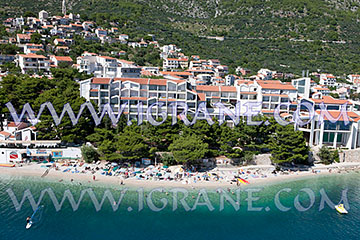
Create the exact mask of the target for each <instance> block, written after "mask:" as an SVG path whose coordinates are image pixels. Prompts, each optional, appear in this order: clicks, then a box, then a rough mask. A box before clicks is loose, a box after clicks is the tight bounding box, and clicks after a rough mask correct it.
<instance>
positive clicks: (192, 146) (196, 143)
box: [169, 134, 209, 164]
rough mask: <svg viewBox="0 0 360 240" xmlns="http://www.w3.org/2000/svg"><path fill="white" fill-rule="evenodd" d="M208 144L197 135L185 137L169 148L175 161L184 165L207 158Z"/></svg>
mask: <svg viewBox="0 0 360 240" xmlns="http://www.w3.org/2000/svg"><path fill="white" fill-rule="evenodd" d="M208 146H209V145H208V144H207V143H204V142H203V141H202V139H201V138H200V137H199V136H197V135H195V134H192V135H183V136H181V137H180V138H178V139H177V140H175V141H174V142H173V143H172V144H171V145H170V147H169V150H170V151H171V152H172V154H173V156H174V158H175V160H176V161H177V162H178V163H182V164H192V163H195V162H196V161H197V160H199V159H201V158H203V157H205V154H206V153H207V151H208Z"/></svg>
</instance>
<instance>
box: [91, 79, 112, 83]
mask: <svg viewBox="0 0 360 240" xmlns="http://www.w3.org/2000/svg"><path fill="white" fill-rule="evenodd" d="M110 80H111V78H93V79H92V81H91V82H92V83H93V84H109V83H110Z"/></svg>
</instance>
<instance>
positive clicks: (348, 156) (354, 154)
mask: <svg viewBox="0 0 360 240" xmlns="http://www.w3.org/2000/svg"><path fill="white" fill-rule="evenodd" d="M339 156H340V162H360V149H352V150H339Z"/></svg>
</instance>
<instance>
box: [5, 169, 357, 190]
mask: <svg viewBox="0 0 360 240" xmlns="http://www.w3.org/2000/svg"><path fill="white" fill-rule="evenodd" d="M42 166H43V165H41V164H31V165H24V166H22V167H18V166H16V167H13V168H5V167H0V175H1V176H14V177H34V178H38V179H39V180H40V179H43V180H45V181H48V180H50V181H55V182H59V183H60V182H61V183H64V184H73V183H79V185H90V186H101V187H116V186H119V187H128V188H143V189H154V188H159V187H161V188H187V189H202V188H205V189H217V188H237V187H239V186H238V185H237V184H236V183H232V184H230V182H229V181H225V180H219V181H199V182H196V183H194V182H190V183H188V184H185V183H184V181H168V180H157V181H155V180H137V179H134V178H129V179H123V178H122V177H116V176H104V175H101V174H95V176H96V180H95V181H94V180H93V179H92V177H93V175H92V174H88V173H71V172H63V171H56V170H55V169H54V168H45V167H42ZM254 167H256V166H252V168H254ZM334 168H335V169H336V170H335V171H331V172H329V171H328V169H334ZM46 169H50V170H49V172H48V174H47V175H46V176H45V177H43V178H42V177H41V176H42V175H43V174H44V172H45V171H46ZM236 169H237V168H236ZM236 169H235V168H234V169H229V170H228V171H231V170H236ZM320 169H322V168H320ZM325 169H327V170H322V171H319V172H317V173H313V172H311V171H303V172H292V173H289V174H287V175H285V174H284V175H277V176H269V177H266V178H253V179H248V181H249V182H250V184H246V185H242V184H241V185H240V187H241V188H244V187H245V188H248V187H252V186H264V185H265V186H266V185H269V184H270V185H272V184H281V183H288V182H292V181H297V180H306V179H311V178H316V177H320V176H332V175H339V174H346V173H349V172H356V171H360V164H358V163H346V164H337V165H334V166H331V165H328V166H325ZM122 181H123V183H124V184H123V185H121V182H122ZM190 181H191V180H190Z"/></svg>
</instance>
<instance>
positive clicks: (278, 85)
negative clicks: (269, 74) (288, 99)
mask: <svg viewBox="0 0 360 240" xmlns="http://www.w3.org/2000/svg"><path fill="white" fill-rule="evenodd" d="M257 83H258V84H259V85H260V86H261V87H262V88H263V89H280V90H296V88H295V87H294V86H292V85H290V84H284V83H282V82H280V81H274V80H272V81H262V80H258V81H257Z"/></svg>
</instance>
